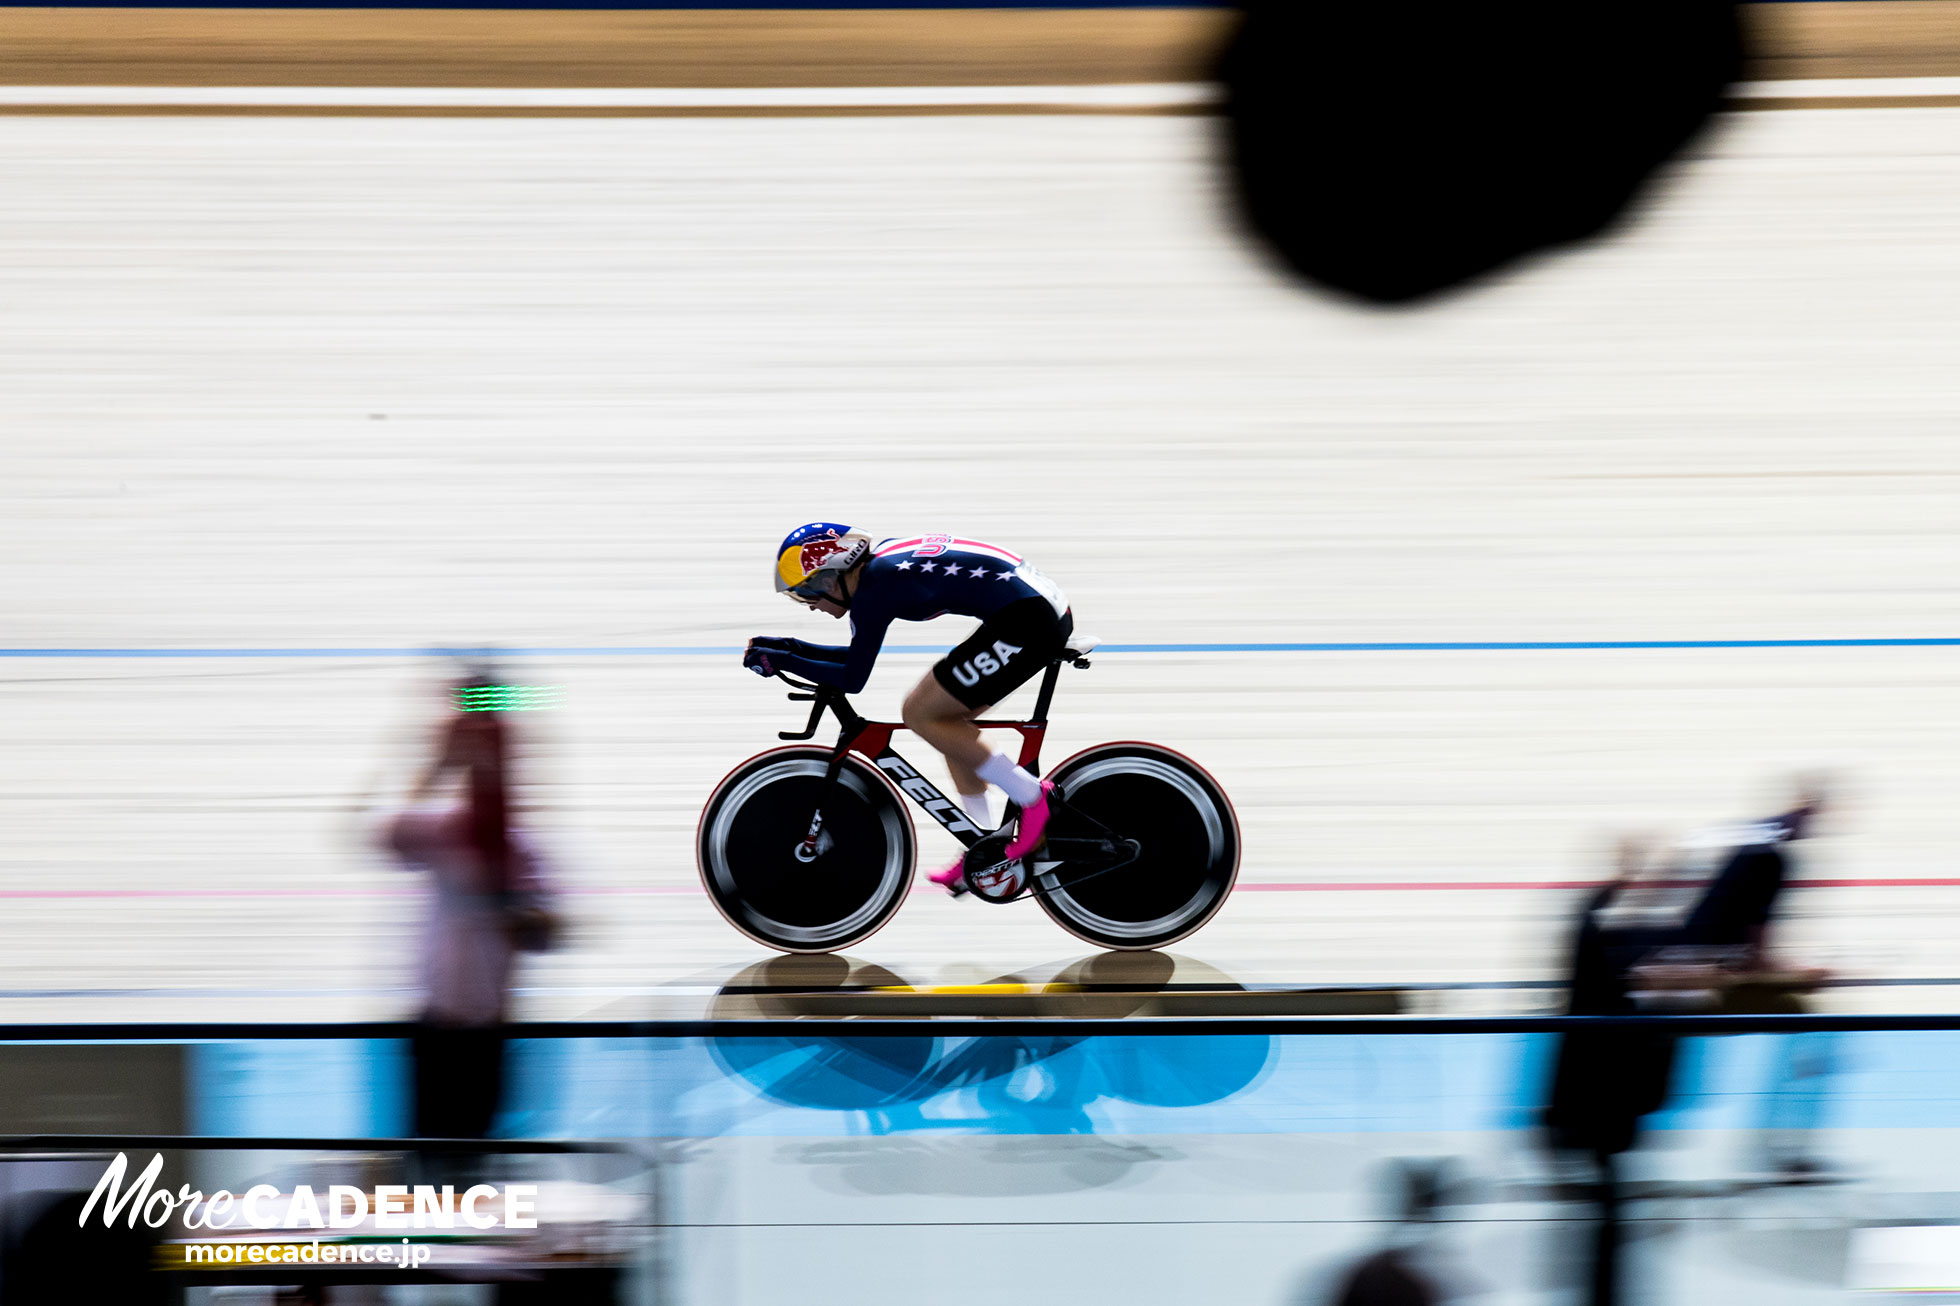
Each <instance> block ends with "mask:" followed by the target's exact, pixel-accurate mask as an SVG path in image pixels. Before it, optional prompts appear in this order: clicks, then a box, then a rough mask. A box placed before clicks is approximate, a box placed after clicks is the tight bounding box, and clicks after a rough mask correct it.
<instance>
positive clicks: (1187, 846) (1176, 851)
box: [1036, 744, 1239, 949]
mask: <svg viewBox="0 0 1960 1306" xmlns="http://www.w3.org/2000/svg"><path fill="white" fill-rule="evenodd" d="M1052 778H1053V780H1054V781H1055V783H1056V784H1057V785H1059V786H1060V787H1061V790H1062V794H1063V802H1062V803H1061V805H1060V806H1058V807H1057V808H1056V810H1055V814H1054V816H1053V818H1052V819H1051V820H1050V822H1049V825H1048V833H1049V837H1050V838H1051V839H1058V838H1063V837H1078V838H1094V837H1097V836H1101V835H1104V834H1107V835H1111V836H1114V837H1115V838H1117V839H1134V840H1135V841H1136V842H1137V843H1138V845H1140V851H1139V853H1138V855H1137V858H1136V860H1135V861H1132V862H1130V863H1128V864H1127V865H1123V866H1119V867H1117V868H1116V869H1114V870H1110V871H1107V872H1104V873H1102V874H1100V875H1093V876H1087V877H1083V878H1080V879H1079V882H1075V883H1071V880H1072V879H1075V878H1076V874H1077V873H1076V872H1075V871H1074V870H1072V868H1071V867H1070V866H1069V865H1068V864H1067V863H1066V862H1064V863H1061V864H1060V865H1058V866H1056V867H1055V868H1054V871H1055V874H1056V875H1057V877H1059V880H1060V885H1059V887H1056V888H1043V889H1041V890H1039V894H1038V896H1039V897H1040V899H1041V905H1042V907H1043V908H1044V909H1045V910H1046V911H1047V912H1048V914H1049V915H1050V916H1052V917H1054V918H1055V922H1056V924H1058V925H1060V926H1061V927H1062V928H1063V929H1065V930H1067V931H1068V932H1069V933H1071V934H1073V935H1075V936H1076V937H1077V938H1079V939H1084V940H1086V941H1088V942H1090V943H1093V944H1096V945H1098V946H1099V947H1104V948H1122V949H1140V948H1162V947H1165V946H1167V945H1169V944H1172V943H1175V942H1177V941H1178V940H1179V939H1182V938H1185V937H1187V936H1188V935H1190V934H1192V933H1193V932H1194V931H1196V930H1197V929H1198V927H1199V926H1201V925H1203V924H1204V923H1205V922H1206V921H1208V920H1210V919H1211V918H1212V916H1213V915H1214V914H1215V913H1216V912H1217V911H1218V909H1219V908H1220V907H1221V906H1223V905H1224V903H1225V895H1226V894H1228V893H1230V892H1231V891H1232V883H1233V881H1234V880H1236V879H1237V878H1238V874H1239V822H1238V817H1237V816H1236V815H1235V814H1234V813H1233V811H1232V804H1231V801H1230V800H1229V799H1227V798H1226V797H1225V791H1224V790H1222V789H1220V788H1219V787H1218V782H1217V781H1215V780H1213V779H1212V778H1211V777H1210V776H1209V775H1207V774H1205V770H1204V768H1203V767H1201V766H1199V765H1198V764H1197V763H1195V762H1193V761H1192V760H1191V759H1190V758H1188V757H1184V756H1182V755H1181V754H1178V753H1174V752H1172V751H1171V750H1170V749H1168V748H1159V747H1158V746H1157V745H1155V744H1103V745H1101V746H1100V747H1097V748H1090V749H1086V750H1084V751H1083V752H1080V753H1077V754H1076V755H1075V756H1074V757H1071V758H1069V759H1068V760H1067V761H1066V762H1063V763H1062V764H1061V765H1060V766H1058V767H1056V768H1055V770H1054V771H1053V773H1052ZM1084 818H1089V819H1084ZM1099 827H1100V828H1099ZM1036 856H1037V858H1038V857H1039V856H1040V854H1036Z"/></svg>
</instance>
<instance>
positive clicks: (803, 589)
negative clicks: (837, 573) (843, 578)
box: [788, 571, 836, 607]
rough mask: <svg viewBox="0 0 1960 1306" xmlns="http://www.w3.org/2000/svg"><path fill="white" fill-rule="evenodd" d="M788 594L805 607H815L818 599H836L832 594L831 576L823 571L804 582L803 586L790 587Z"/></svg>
mask: <svg viewBox="0 0 1960 1306" xmlns="http://www.w3.org/2000/svg"><path fill="white" fill-rule="evenodd" d="M788 592H789V596H790V597H791V598H793V599H795V600H796V601H797V602H798V603H801V604H803V605H804V606H805V607H811V606H814V605H815V604H816V602H817V600H818V599H828V598H834V597H836V596H835V595H834V594H833V593H832V592H831V581H830V574H829V573H828V572H821V571H820V572H818V573H817V574H816V575H814V576H812V577H810V579H808V580H806V581H804V582H803V583H802V584H801V585H792V586H790V587H789V591H788Z"/></svg>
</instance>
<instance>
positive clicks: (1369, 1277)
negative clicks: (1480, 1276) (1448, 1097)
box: [1331, 1161, 1476, 1306]
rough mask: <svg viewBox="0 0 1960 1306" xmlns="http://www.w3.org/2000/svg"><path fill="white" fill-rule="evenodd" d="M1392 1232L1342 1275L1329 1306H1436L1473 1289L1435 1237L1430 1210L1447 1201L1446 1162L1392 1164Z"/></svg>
mask: <svg viewBox="0 0 1960 1306" xmlns="http://www.w3.org/2000/svg"><path fill="white" fill-rule="evenodd" d="M1388 1181H1389V1184H1390V1186H1391V1189H1392V1191H1391V1194H1390V1200H1391V1203H1392V1207H1393V1210H1394V1218H1395V1227H1394V1229H1393V1230H1391V1231H1390V1233H1389V1237H1388V1240H1387V1244H1386V1245H1385V1246H1383V1247H1382V1248H1380V1249H1379V1250H1377V1251H1375V1252H1372V1253H1370V1254H1369V1255H1367V1256H1364V1257H1362V1258H1361V1260H1360V1261H1358V1262H1356V1263H1355V1265H1354V1266H1353V1267H1352V1268H1351V1269H1349V1270H1348V1271H1347V1273H1346V1274H1345V1275H1343V1276H1342V1277H1341V1279H1340V1281H1339V1283H1338V1285H1337V1286H1336V1288H1335V1290H1334V1295H1333V1297H1332V1298H1331V1302H1332V1306H1442V1303H1444V1302H1448V1301H1451V1300H1454V1299H1456V1298H1458V1297H1461V1296H1466V1295H1471V1294H1472V1293H1474V1292H1475V1291H1476V1288H1475V1287H1474V1286H1473V1285H1472V1284H1471V1283H1470V1279H1469V1275H1468V1274H1467V1273H1466V1272H1465V1271H1464V1269H1463V1268H1462V1267H1461V1266H1460V1265H1458V1264H1457V1263H1456V1261H1455V1258H1454V1257H1453V1256H1452V1255H1451V1253H1450V1251H1449V1249H1448V1248H1446V1247H1444V1246H1442V1245H1441V1244H1440V1242H1439V1241H1438V1239H1437V1237H1436V1208H1437V1207H1438V1206H1441V1205H1442V1204H1443V1203H1444V1201H1445V1200H1446V1198H1447V1196H1448V1190H1449V1187H1450V1165H1449V1163H1448V1162H1446V1161H1397V1162H1394V1163H1393V1164H1392V1165H1391V1167H1390V1170H1389V1173H1388Z"/></svg>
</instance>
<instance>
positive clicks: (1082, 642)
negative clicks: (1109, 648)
mask: <svg viewBox="0 0 1960 1306" xmlns="http://www.w3.org/2000/svg"><path fill="white" fill-rule="evenodd" d="M1100 643H1102V641H1101V640H1099V639H1097V638H1096V637H1095V636H1094V635H1070V636H1069V637H1068V644H1067V645H1066V646H1064V647H1063V649H1062V654H1063V656H1065V657H1067V658H1068V659H1069V660H1070V661H1071V662H1072V661H1074V660H1075V659H1076V658H1082V657H1087V656H1089V654H1091V653H1093V652H1095V651H1096V645H1098V644H1100Z"/></svg>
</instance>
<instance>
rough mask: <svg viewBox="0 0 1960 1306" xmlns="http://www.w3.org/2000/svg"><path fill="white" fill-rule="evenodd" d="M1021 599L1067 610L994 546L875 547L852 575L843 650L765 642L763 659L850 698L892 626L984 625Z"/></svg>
mask: <svg viewBox="0 0 1960 1306" xmlns="http://www.w3.org/2000/svg"><path fill="white" fill-rule="evenodd" d="M1023 599H1040V600H1042V601H1043V602H1046V603H1048V604H1050V605H1051V606H1052V607H1054V609H1055V612H1056V614H1057V615H1058V616H1059V615H1060V614H1061V613H1062V612H1063V611H1065V610H1066V609H1067V607H1068V602H1067V600H1065V599H1063V598H1062V595H1061V591H1060V590H1058V589H1056V588H1055V585H1054V582H1052V581H1050V580H1049V579H1048V578H1047V577H1045V576H1043V575H1042V574H1041V573H1040V572H1038V571H1036V570H1035V569H1034V568H1032V567H1030V566H1028V565H1027V563H1025V562H1024V561H1022V560H1021V558H1020V557H1019V556H1018V555H1016V554H1012V553H1009V552H1008V551H1007V550H1005V549H1001V548H996V547H995V546H994V545H991V544H983V543H981V542H980V541H978V540H965V539H958V538H956V537H953V536H950V535H923V536H915V537H913V538H911V539H903V540H881V541H879V543H878V546H877V547H876V548H875V549H873V550H872V551H871V558H870V560H869V561H867V562H866V563H865V564H864V567H863V569H862V570H861V571H860V572H859V573H858V582H857V591H856V593H855V594H853V595H852V597H851V642H850V644H849V645H848V646H844V647H838V646H835V645H830V644H810V643H806V642H804V641H803V640H800V639H783V640H771V641H770V648H771V650H772V651H771V652H770V655H769V657H770V661H771V663H773V664H774V665H775V666H776V667H777V668H778V669H780V670H783V671H787V672H789V673H790V674H791V675H795V676H802V677H804V678H805V679H808V680H814V681H817V682H819V683H820V684H825V685H835V686H836V687H837V688H839V689H841V690H843V691H844V692H845V693H847V694H855V693H857V692H858V691H859V690H861V689H863V688H864V686H865V683H866V682H867V681H869V680H870V679H871V668H872V666H873V664H875V663H876V662H877V661H878V650H879V649H880V648H882V647H883V646H884V642H885V631H886V629H887V628H888V627H889V626H890V625H891V624H892V622H893V621H930V620H932V619H933V618H934V617H939V616H944V615H946V614H947V613H954V614H957V615H959V616H962V617H978V618H980V619H981V620H983V621H984V620H986V619H987V618H988V617H991V616H993V615H994V614H995V613H996V612H999V611H1000V610H1001V609H1002V608H1004V607H1006V606H1007V605H1008V604H1010V603H1018V602H1020V601H1022V600H1023Z"/></svg>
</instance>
